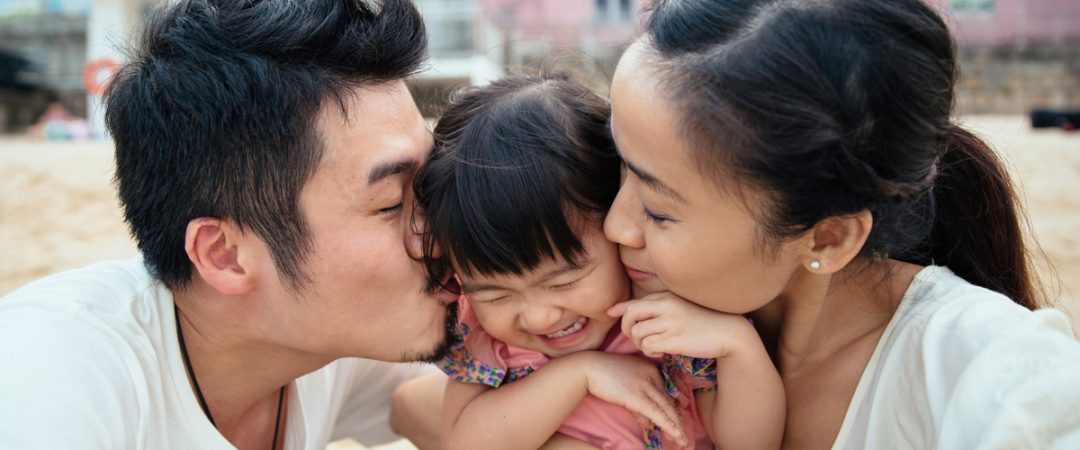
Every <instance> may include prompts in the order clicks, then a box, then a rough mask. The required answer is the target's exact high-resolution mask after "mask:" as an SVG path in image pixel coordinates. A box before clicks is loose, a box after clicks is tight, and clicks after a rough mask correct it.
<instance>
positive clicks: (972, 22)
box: [929, 0, 1080, 47]
mask: <svg viewBox="0 0 1080 450" xmlns="http://www.w3.org/2000/svg"><path fill="white" fill-rule="evenodd" d="M929 1H930V2H931V3H933V4H936V5H937V6H938V7H940V8H943V11H945V12H946V14H947V15H948V17H949V22H950V26H951V27H952V29H953V33H954V34H955V35H956V39H957V43H958V44H959V45H961V46H974V47H983V46H993V47H996V46H1009V45H1046V44H1049V45H1061V44H1066V43H1078V42H1080V0H929Z"/></svg>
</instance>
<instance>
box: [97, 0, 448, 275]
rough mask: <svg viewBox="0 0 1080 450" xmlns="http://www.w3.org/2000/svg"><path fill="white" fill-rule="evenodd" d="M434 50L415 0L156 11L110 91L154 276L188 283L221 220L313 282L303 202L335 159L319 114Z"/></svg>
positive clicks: (116, 134) (314, 0)
mask: <svg viewBox="0 0 1080 450" xmlns="http://www.w3.org/2000/svg"><path fill="white" fill-rule="evenodd" d="M426 52H427V40H426V35H425V31H424V25H423V21H422V20H421V17H420V15H419V13H418V12H417V11H416V9H415V8H414V7H413V6H412V4H411V3H410V2H408V1H406V0H385V1H383V2H381V3H379V4H372V3H367V2H364V1H353V0H303V1H279V0H267V1H260V0H190V1H184V2H180V3H176V4H172V5H170V6H167V7H164V8H162V9H160V10H157V11H156V12H154V13H153V14H151V16H150V17H149V18H148V20H147V22H146V26H145V29H144V30H143V32H142V37H141V41H140V42H139V43H138V44H137V48H134V49H132V52H131V55H130V59H129V62H128V63H126V64H125V65H124V66H123V67H122V69H121V70H120V71H119V72H118V74H117V76H116V77H115V79H114V80H113V81H112V82H111V83H110V84H109V87H108V90H107V93H106V122H107V125H108V129H109V132H110V133H111V134H112V137H113V139H114V140H115V143H116V179H115V181H116V183H117V186H118V189H119V196H120V201H121V203H122V204H123V207H124V216H125V219H126V220H127V222H128V223H129V224H130V226H131V232H132V234H133V235H134V237H135V240H136V241H137V242H138V246H139V249H140V250H141V251H142V254H143V256H144V258H145V261H146V265H147V267H148V268H149V269H150V271H151V272H152V273H153V274H154V275H155V276H156V277H158V278H159V279H160V280H162V281H163V282H164V283H165V284H166V285H168V286H169V287H170V288H174V289H175V288H180V287H182V286H184V285H185V284H186V283H187V282H188V281H189V280H190V279H191V275H192V274H191V271H192V264H191V262H190V261H189V259H188V256H187V254H186V253H185V250H184V235H185V232H186V228H187V225H188V223H189V222H190V221H191V220H192V219H196V218H199V217H214V218H220V219H226V220H230V221H233V222H235V223H237V224H238V225H239V226H240V227H242V228H243V229H244V230H250V231H253V232H254V233H256V234H257V235H258V236H259V237H260V238H262V239H263V240H265V241H266V243H267V246H268V247H269V249H270V252H271V254H272V256H273V259H274V262H275V264H276V266H277V269H278V271H279V272H280V273H281V274H282V276H283V277H284V278H285V279H286V280H287V281H288V282H289V283H290V284H291V285H292V286H293V287H294V288H299V287H302V286H303V285H304V283H305V282H306V281H308V280H307V277H306V275H305V273H304V271H303V270H302V268H301V266H302V263H303V261H304V257H305V255H306V253H307V252H308V250H309V249H310V246H311V242H312V241H311V237H310V236H309V234H308V227H307V224H306V220H305V218H304V215H303V213H302V211H301V209H300V204H299V197H300V192H301V190H302V189H303V187H304V185H305V183H306V182H307V180H308V179H309V178H310V177H311V176H312V174H313V173H314V171H315V169H316V167H317V166H318V164H319V162H320V160H321V158H322V155H323V151H324V148H323V142H322V140H321V137H320V135H319V132H318V130H317V126H316V119H317V117H318V115H319V111H320V109H321V108H322V107H323V106H324V105H328V107H330V105H335V104H336V105H337V107H340V108H342V110H343V111H344V110H345V101H346V99H347V97H348V96H349V95H351V94H350V92H351V89H353V88H355V87H358V86H362V85H369V84H377V83H381V82H387V81H393V80H398V79H402V78H405V77H408V76H410V75H412V74H413V73H415V72H416V71H417V70H418V69H419V67H420V66H421V64H422V63H423V62H424V60H425V58H426ZM361 101H362V99H361ZM354 119H355V118H354Z"/></svg>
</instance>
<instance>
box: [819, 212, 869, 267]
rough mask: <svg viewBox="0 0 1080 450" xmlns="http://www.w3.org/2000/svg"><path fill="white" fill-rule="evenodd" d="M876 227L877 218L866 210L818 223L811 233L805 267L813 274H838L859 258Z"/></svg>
mask: <svg viewBox="0 0 1080 450" xmlns="http://www.w3.org/2000/svg"><path fill="white" fill-rule="evenodd" d="M873 225H874V217H873V216H872V215H870V211H867V210H862V211H860V212H857V213H855V214H849V215H845V216H832V217H828V218H825V219H824V220H822V221H820V222H818V223H817V225H814V228H813V229H811V230H810V233H809V235H810V237H811V239H812V244H811V248H810V251H809V252H808V254H807V256H806V258H805V261H803V267H805V268H806V269H807V270H809V271H810V272H812V273H820V274H832V273H836V272H838V271H839V270H840V269H843V268H844V267H845V266H847V265H848V263H850V262H851V260H853V259H855V257H856V256H858V255H859V252H860V251H861V250H862V247H863V244H865V243H866V239H867V237H869V236H870V230H871V229H872V228H873Z"/></svg>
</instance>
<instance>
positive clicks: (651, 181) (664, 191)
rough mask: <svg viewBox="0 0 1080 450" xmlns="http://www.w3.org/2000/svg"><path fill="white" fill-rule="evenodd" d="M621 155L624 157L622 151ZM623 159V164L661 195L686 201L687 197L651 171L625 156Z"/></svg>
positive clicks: (678, 200)
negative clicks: (636, 164)
mask: <svg viewBox="0 0 1080 450" xmlns="http://www.w3.org/2000/svg"><path fill="white" fill-rule="evenodd" d="M619 156H620V157H622V154H621V153H620V154H619ZM622 160H623V164H625V165H626V168H627V169H629V170H630V171H631V172H633V173H634V175H635V176H637V177H638V179H640V180H641V182H642V183H645V185H646V186H648V187H649V188H651V189H652V190H654V191H656V192H658V193H660V195H663V196H665V197H668V198H670V199H672V200H675V201H677V202H680V203H686V199H685V198H683V196H681V195H679V193H678V192H675V190H674V189H672V188H671V187H670V186H668V185H666V184H664V182H663V181H660V179H658V178H656V177H655V176H653V175H652V174H651V173H649V172H646V171H645V170H644V169H642V168H640V167H638V166H635V165H634V164H633V163H631V162H630V161H627V160H626V158H623V159H622Z"/></svg>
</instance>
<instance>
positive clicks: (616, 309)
mask: <svg viewBox="0 0 1080 450" xmlns="http://www.w3.org/2000/svg"><path fill="white" fill-rule="evenodd" d="M629 307H630V302H629V301H625V302H619V303H616V304H614V305H612V306H611V307H610V308H608V310H607V315H609V316H611V317H619V316H621V315H623V313H625V312H626V308H629Z"/></svg>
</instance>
